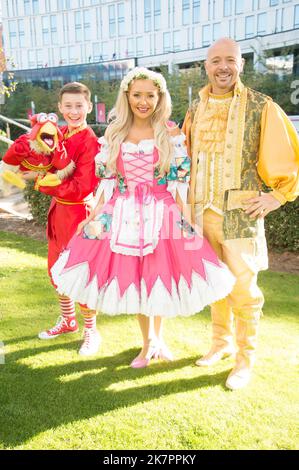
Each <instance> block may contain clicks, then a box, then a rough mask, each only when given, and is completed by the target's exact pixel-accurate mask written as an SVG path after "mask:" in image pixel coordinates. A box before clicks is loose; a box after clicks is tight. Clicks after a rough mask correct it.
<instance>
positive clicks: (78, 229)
mask: <svg viewBox="0 0 299 470" xmlns="http://www.w3.org/2000/svg"><path fill="white" fill-rule="evenodd" d="M88 222H89V220H88V218H87V219H85V220H82V222H80V224H79V225H78V227H77V230H76V235H80V233H81V232H82V230H83V228H84V227H85V225H86V224H88Z"/></svg>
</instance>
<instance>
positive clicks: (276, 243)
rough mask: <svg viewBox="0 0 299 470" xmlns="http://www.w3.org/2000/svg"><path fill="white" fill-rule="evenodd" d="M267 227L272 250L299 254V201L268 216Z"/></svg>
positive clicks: (269, 244)
mask: <svg viewBox="0 0 299 470" xmlns="http://www.w3.org/2000/svg"><path fill="white" fill-rule="evenodd" d="M265 226H266V235H267V240H268V246H269V248H270V249H272V250H275V251H296V252H299V199H297V201H294V202H291V203H287V204H286V205H284V206H282V207H281V208H280V209H278V210H277V211H275V212H272V213H270V214H269V215H267V217H266V219H265Z"/></svg>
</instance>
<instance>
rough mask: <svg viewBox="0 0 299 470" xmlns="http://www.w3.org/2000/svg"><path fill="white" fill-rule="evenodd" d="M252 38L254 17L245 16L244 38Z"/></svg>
mask: <svg viewBox="0 0 299 470" xmlns="http://www.w3.org/2000/svg"><path fill="white" fill-rule="evenodd" d="M253 36H254V16H246V18H245V38H252V37H253Z"/></svg>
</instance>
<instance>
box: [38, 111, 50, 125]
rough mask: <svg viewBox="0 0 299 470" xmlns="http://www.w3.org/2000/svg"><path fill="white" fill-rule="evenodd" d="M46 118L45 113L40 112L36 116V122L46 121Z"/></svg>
mask: <svg viewBox="0 0 299 470" xmlns="http://www.w3.org/2000/svg"><path fill="white" fill-rule="evenodd" d="M47 120H48V117H47V115H46V113H40V114H39V115H38V116H37V122H41V123H43V122H46V121H47Z"/></svg>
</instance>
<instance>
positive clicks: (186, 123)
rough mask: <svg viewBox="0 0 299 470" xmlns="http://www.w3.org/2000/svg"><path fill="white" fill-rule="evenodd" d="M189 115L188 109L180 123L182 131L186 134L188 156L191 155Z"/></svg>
mask: <svg viewBox="0 0 299 470" xmlns="http://www.w3.org/2000/svg"><path fill="white" fill-rule="evenodd" d="M191 125H192V123H191V115H190V111H187V113H186V116H185V119H184V122H183V125H182V132H183V133H184V134H185V136H186V146H187V152H188V155H189V157H191Z"/></svg>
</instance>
